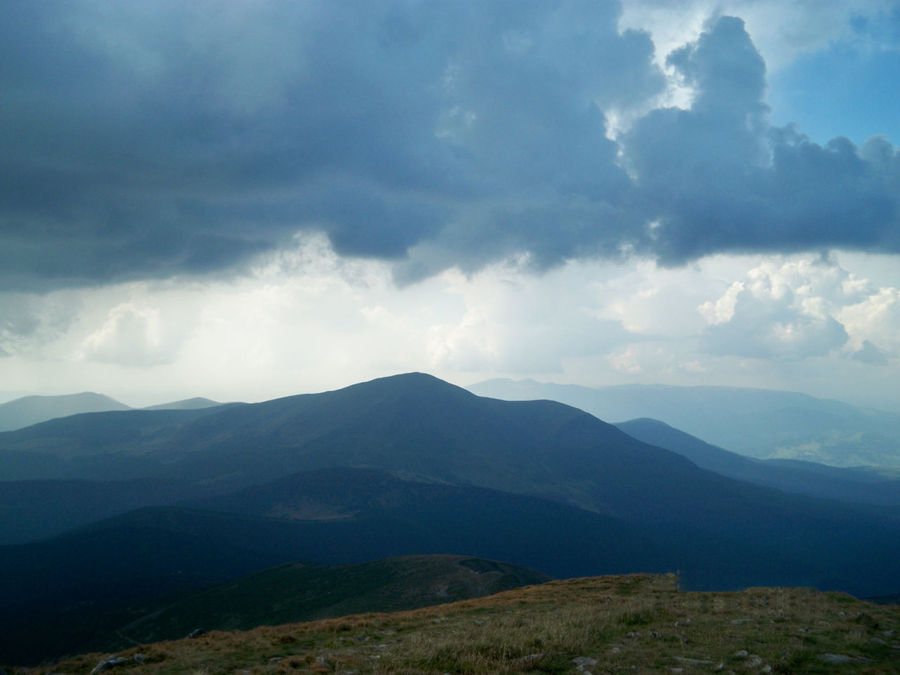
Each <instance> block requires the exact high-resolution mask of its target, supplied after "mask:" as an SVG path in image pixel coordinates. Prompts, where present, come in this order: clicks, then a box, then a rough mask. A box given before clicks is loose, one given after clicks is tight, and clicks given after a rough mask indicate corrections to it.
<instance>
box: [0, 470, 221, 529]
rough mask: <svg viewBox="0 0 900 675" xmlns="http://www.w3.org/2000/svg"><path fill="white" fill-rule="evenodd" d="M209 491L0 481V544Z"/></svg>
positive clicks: (157, 483) (169, 485)
mask: <svg viewBox="0 0 900 675" xmlns="http://www.w3.org/2000/svg"><path fill="white" fill-rule="evenodd" d="M207 493H208V491H207V490H205V489H204V488H203V486H199V485H195V484H192V483H187V482H185V481H175V480H161V479H155V478H136V479H133V480H126V481H105V482H101V481H84V480H71V481H65V480H33V481H3V482H0V544H21V543H25V542H27V541H34V540H37V539H44V538H46V537H51V536H54V535H57V534H61V533H62V532H64V531H66V530H70V529H73V528H76V527H80V526H83V525H87V524H89V523H92V522H94V521H97V520H102V519H104V518H110V517H112V516H115V515H117V514H121V513H125V512H126V511H131V510H132V509H137V508H140V507H142V506H166V505H172V504H175V503H177V502H179V501H182V500H185V499H189V498H194V497H200V496H203V495H205V494H207Z"/></svg>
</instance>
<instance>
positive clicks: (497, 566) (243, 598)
mask: <svg viewBox="0 0 900 675" xmlns="http://www.w3.org/2000/svg"><path fill="white" fill-rule="evenodd" d="M549 579H550V578H549V577H548V576H547V575H545V574H541V573H540V572H534V571H532V570H529V569H526V568H523V567H519V566H517V565H510V564H507V563H501V562H494V561H491V560H484V559H480V558H470V557H466V556H450V555H442V556H412V557H405V558H389V559H387V560H377V561H374V562H368V563H358V564H355V565H338V566H335V567H322V566H320V565H302V564H291V565H283V566H281V567H276V568H274V569H269V570H265V571H263V572H259V573H257V574H254V575H251V576H249V577H245V578H242V579H239V580H237V581H235V582H232V583H229V584H225V585H222V586H217V587H216V588H212V589H210V590H208V591H204V592H203V593H200V594H197V595H192V596H190V597H188V598H185V599H183V600H179V601H177V602H175V603H172V604H170V605H167V606H165V607H163V608H160V609H155V610H154V611H152V612H150V613H149V614H148V615H147V616H145V617H142V618H140V619H138V620H136V621H133V622H132V623H130V624H129V625H127V626H123V627H121V628H120V629H118V630H117V631H116V633H117V635H120V636H126V637H127V638H128V639H130V640H134V641H138V642H152V641H155V640H161V639H167V638H168V639H171V638H174V637H183V636H185V635H187V634H189V633H190V632H191V631H193V630H196V629H197V628H202V629H205V630H235V629H249V628H255V627H256V626H261V625H271V624H280V623H288V622H292V621H307V620H310V619H321V618H326V617H335V616H343V615H346V614H353V613H358V612H389V611H397V610H401V609H413V608H416V607H424V606H427V605H434V604H440V603H444V602H452V601H454V600H462V599H465V598H475V597H481V596H484V595H491V594H493V593H497V592H500V591H503V590H508V589H511V588H516V587H518V586H524V585H527V584H535V583H543V582H545V581H549Z"/></svg>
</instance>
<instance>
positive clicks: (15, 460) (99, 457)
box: [0, 404, 231, 481]
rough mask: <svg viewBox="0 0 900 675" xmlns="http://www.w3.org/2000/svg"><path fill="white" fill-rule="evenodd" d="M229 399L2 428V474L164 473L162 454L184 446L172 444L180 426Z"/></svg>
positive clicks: (107, 476) (104, 476)
mask: <svg viewBox="0 0 900 675" xmlns="http://www.w3.org/2000/svg"><path fill="white" fill-rule="evenodd" d="M228 405H231V404H227V405H226V406H217V407H213V408H197V409H192V410H125V411H117V412H98V413H83V414H79V415H71V416H69V417H61V418H57V419H52V420H48V421H46V422H40V423H38V424H35V425H32V426H30V427H26V428H24V429H17V430H14V431H7V432H0V476H3V477H4V479H6V480H47V479H82V480H100V481H113V480H123V479H129V478H144V477H150V476H158V475H161V474H162V473H165V472H164V471H160V470H159V469H158V466H157V465H158V463H159V461H160V460H159V459H158V457H159V454H160V453H165V452H167V451H171V452H174V453H176V454H177V453H179V452H181V451H182V450H184V449H185V448H182V447H179V446H176V445H174V444H177V442H178V441H177V438H176V436H177V434H178V433H179V431H180V430H181V429H182V428H183V427H185V426H186V425H188V424H190V423H191V422H193V421H196V420H197V419H198V418H200V417H203V416H204V415H209V414H213V413H221V412H223V411H225V410H227V409H228ZM173 477H174V478H175V479H180V478H181V477H179V476H177V473H176V474H175V475H174V476H173Z"/></svg>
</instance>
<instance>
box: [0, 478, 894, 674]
mask: <svg viewBox="0 0 900 675" xmlns="http://www.w3.org/2000/svg"><path fill="white" fill-rule="evenodd" d="M200 507H203V508H200ZM212 509H217V510H216V511H213V510H212ZM266 515H268V516H277V518H273V517H265V516H266ZM794 526H795V524H794V523H789V524H787V525H786V527H788V528H793V527H794ZM827 526H828V527H830V528H831V529H830V530H829V531H828V533H827V539H823V541H822V542H820V543H819V544H815V543H811V542H809V541H808V540H807V541H802V542H801V543H799V544H798V543H797V542H796V541H795V540H794V538H793V537H782V538H780V539H776V540H775V541H772V542H768V543H763V542H759V541H755V540H751V539H750V538H748V537H746V536H744V533H743V532H739V531H738V532H734V533H732V535H731V536H724V535H716V534H712V533H709V532H706V531H703V530H701V529H699V528H695V527H691V526H688V525H685V524H668V525H665V526H654V525H647V524H641V523H634V522H629V521H625V520H622V519H618V518H612V517H609V516H603V515H601V514H597V513H592V512H588V511H584V510H581V509H578V508H575V507H572V506H569V505H567V504H563V503H559V502H552V501H547V500H543V499H539V498H535V497H528V496H524V495H512V494H508V493H504V492H499V491H496V490H488V489H484V488H476V487H466V486H456V485H447V484H440V483H421V482H415V481H408V480H401V479H398V478H396V477H393V476H390V475H388V474H385V473H382V472H377V471H373V470H363V469H324V470H319V471H313V472H305V473H301V474H297V475H295V476H290V477H287V478H283V479H280V480H279V481H277V482H275V483H272V484H266V485H259V486H254V487H252V488H247V489H245V490H242V491H240V492H237V493H234V494H232V495H222V496H219V497H207V498H203V499H201V500H195V501H193V502H192V503H191V504H189V505H186V506H185V507H181V508H173V507H167V508H160V507H157V508H144V509H139V510H136V511H132V512H130V513H127V514H123V515H120V516H116V517H114V518H110V519H107V520H104V521H101V522H98V523H94V524H92V525H89V526H86V527H83V528H80V529H78V530H74V531H72V532H69V533H66V534H64V535H60V536H57V537H54V538H51V539H47V540H44V541H40V542H34V543H29V544H25V545H18V546H0V569H3V571H4V573H3V575H0V662H3V661H6V662H23V663H24V662H31V661H34V660H38V659H40V658H47V657H50V656H56V655H61V654H65V653H71V652H74V651H81V650H84V649H90V648H106V647H107V646H112V645H111V643H110V635H112V634H115V633H116V631H121V630H122V627H123V626H126V625H130V624H132V623H134V622H135V621H141V622H144V625H146V626H147V627H148V628H147V630H148V631H150V633H148V635H150V634H152V635H157V633H155V632H154V631H156V630H157V629H159V630H162V628H164V625H162V626H160V625H158V624H156V623H155V622H154V621H153V620H151V619H148V618H147V617H148V616H151V615H154V614H155V613H156V612H161V611H163V610H164V609H165V608H166V607H170V606H172V603H173V599H172V598H173V597H174V598H175V599H176V600H175V602H180V601H179V600H177V598H179V597H185V596H193V595H196V594H197V593H198V591H201V590H202V589H205V588H209V587H211V586H215V585H217V584H223V583H226V582H228V583H231V582H233V581H234V580H236V579H239V578H241V577H243V576H245V575H247V574H250V573H253V572H256V571H259V570H263V569H265V568H269V567H272V566H275V565H282V564H285V563H293V562H297V561H302V562H304V563H306V564H315V565H338V564H348V563H362V562H367V561H372V560H377V559H382V558H389V557H396V556H408V555H422V554H451V553H452V554H465V555H467V556H474V557H478V558H487V559H494V560H497V559H500V560H509V561H511V562H512V563H514V564H517V565H522V566H525V567H528V568H531V569H535V570H539V571H540V572H543V573H547V574H550V575H552V576H557V577H582V576H587V575H591V574H601V573H623V572H634V571H650V572H664V571H669V570H681V571H682V583H683V584H684V585H685V586H687V587H692V588H710V587H712V588H734V587H743V586H748V585H762V584H766V585H772V584H790V585H820V586H824V587H828V588H832V587H837V588H845V589H847V590H853V591H855V592H856V593H858V594H861V595H868V594H879V595H882V594H885V593H884V592H883V591H884V590H885V589H893V588H894V586H891V579H892V575H894V573H895V572H896V563H895V561H896V557H893V556H895V555H897V554H900V551H896V550H894V549H891V547H890V545H885V544H884V543H879V542H878V541H870V540H868V539H866V538H865V537H863V538H862V540H861V542H862V545H863V546H865V547H866V550H871V549H872V547H880V550H881V552H882V553H883V554H884V555H883V557H878V556H871V555H865V556H861V555H859V553H858V552H857V550H856V549H855V548H853V549H850V548H848V549H847V550H846V551H845V555H843V556H842V555H840V551H839V552H835V551H832V550H830V546H831V545H832V543H833V542H837V544H838V545H839V546H841V547H844V546H846V545H847V544H848V541H847V537H848V533H847V532H846V531H845V530H846V528H845V530H844V531H842V530H841V529H840V527H839V526H837V527H836V524H835V523H827ZM799 534H800V537H801V538H804V533H803V532H800V533H799ZM807 539H808V537H807ZM895 548H896V547H895ZM259 588H261V587H259ZM226 595H227V594H226ZM216 597H224V596H216ZM229 597H231V596H229ZM235 597H236V596H235ZM336 602H337V601H336ZM340 602H344V600H343V599H342V600H340ZM196 606H197V605H196V604H192V603H188V604H186V605H178V607H181V608H183V609H184V610H185V611H191V612H193V611H195V610H194V609H190V610H189V608H190V607H196ZM198 611H199V610H198ZM217 611H219V610H217ZM242 611H247V612H249V613H251V614H253V616H259V615H262V614H265V612H277V605H276V606H273V605H272V604H269V603H268V602H267V601H264V598H260V604H259V605H258V606H256V607H255V608H253V603H251V606H250V607H249V608H247V609H245V610H242ZM348 611H350V610H349V609H348ZM173 612H174V610H173ZM163 614H165V612H163ZM163 614H160V615H159V616H163ZM165 615H166V616H172V612H170V613H168V614H165ZM192 616H193V615H192ZM167 621H168V620H167ZM176 627H178V629H179V630H180V629H181V627H182V626H180V625H177V626H176ZM194 627H197V626H194ZM203 627H209V624H207V623H205V622H204V626H203ZM173 630H174V629H173ZM125 634H126V635H129V636H132V635H131V633H130V632H129V631H127V630H126V631H125ZM159 634H162V633H159ZM166 634H168V633H166ZM139 635H143V633H139ZM132 637H133V636H132Z"/></svg>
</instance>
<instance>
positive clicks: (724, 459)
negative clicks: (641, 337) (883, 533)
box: [616, 419, 900, 506]
mask: <svg viewBox="0 0 900 675" xmlns="http://www.w3.org/2000/svg"><path fill="white" fill-rule="evenodd" d="M616 427H618V428H619V429H621V430H622V431H624V432H625V433H626V434H628V435H629V436H633V437H634V438H637V439H638V440H641V441H643V442H644V443H649V444H650V445H655V446H658V447H660V448H665V449H666V450H671V451H672V452H677V453H678V454H679V455H682V456H684V457H687V458H688V459H689V460H691V461H692V462H693V463H694V464H696V465H697V466H699V467H700V468H702V469H709V470H710V471H715V472H716V473H718V474H721V475H723V476H728V477H729V478H736V479H737V480H742V481H746V482H748V483H754V484H756V485H765V486H767V487H773V488H777V489H779V490H782V491H784V492H792V493H796V494H802V495H808V496H811V497H824V498H826V499H839V500H841V501H845V502H859V503H863V504H883V505H888V506H900V479H897V478H889V477H886V476H884V475H882V474H880V473H877V472H875V471H872V470H865V469H841V468H837V467H832V466H827V465H825V464H814V463H812V462H803V461H799V460H786V459H784V460H782V459H768V460H761V459H753V458H751V457H744V456H743V455H739V454H737V453H734V452H729V451H728V450H723V449H722V448H717V447H716V446H714V445H710V444H709V443H706V442H705V441H702V440H700V439H699V438H696V437H695V436H691V435H690V434H686V433H685V432H683V431H679V430H678V429H674V428H672V427H670V426H669V425H668V424H666V423H665V422H660V421H659V420H652V419H638V420H630V421H628V422H620V423H618V424H616Z"/></svg>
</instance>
